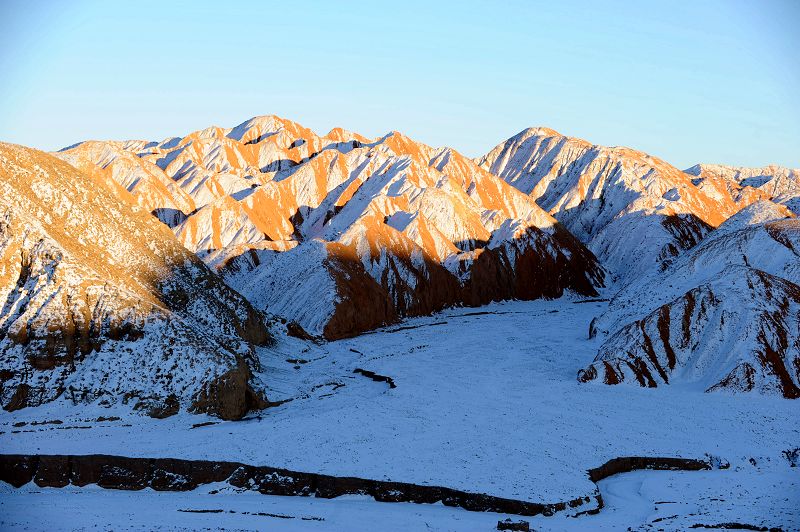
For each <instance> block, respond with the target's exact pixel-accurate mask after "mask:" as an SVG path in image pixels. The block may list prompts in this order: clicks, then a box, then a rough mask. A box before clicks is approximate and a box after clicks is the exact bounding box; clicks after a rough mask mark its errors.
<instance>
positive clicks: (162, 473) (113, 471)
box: [0, 454, 711, 516]
mask: <svg viewBox="0 0 800 532" xmlns="http://www.w3.org/2000/svg"><path fill="white" fill-rule="evenodd" d="M636 469H656V470H685V471H697V470H701V469H711V465H710V464H709V463H708V462H705V461H702V460H693V459H686V458H647V457H627V458H615V459H613V460H609V461H608V462H606V463H605V464H603V465H601V466H600V467H597V468H594V469H590V470H589V471H588V474H589V478H590V479H591V480H592V481H593V482H598V481H599V480H602V479H604V478H606V477H609V476H611V475H615V474H617V473H625V472H629V471H633V470H636ZM0 480H2V481H4V482H7V483H8V484H11V485H12V486H14V487H17V488H18V487H20V486H23V485H25V484H27V483H29V482H31V481H33V482H34V483H35V484H36V485H37V486H40V487H56V488H60V487H64V486H67V485H69V484H72V485H74V486H86V485H88V484H97V485H98V486H100V487H102V488H108V489H121V490H140V489H144V488H152V489H154V490H157V491H188V490H193V489H195V488H196V487H198V486H200V485H202V484H209V483H212V482H227V483H228V484H230V485H231V486H234V487H236V488H240V489H245V490H251V491H258V492H260V493H263V494H267V495H295V496H303V497H308V496H312V495H313V496H316V497H322V498H325V499H331V498H334V497H338V496H340V495H350V494H359V495H369V496H371V497H373V498H375V500H376V501H381V502H413V503H429V504H430V503H435V502H439V501H441V502H442V504H444V505H446V506H456V507H460V508H464V509H465V510H470V511H475V512H497V513H504V514H517V515H529V516H533V515H539V514H543V515H552V514H553V513H555V512H559V511H563V510H566V509H567V508H577V507H580V506H583V505H584V504H587V503H590V502H591V501H592V500H594V501H596V503H597V507H596V508H592V509H590V510H588V512H591V513H595V512H598V511H599V510H600V508H602V507H603V499H602V496H601V495H600V492H599V490H597V489H596V490H595V491H594V493H593V494H591V495H587V496H585V497H579V498H576V499H572V500H570V501H562V502H554V503H537V502H528V501H521V500H515V499H505V498H502V497H494V496H491V495H486V494H482V493H469V492H465V491H460V490H455V489H451V488H445V487H440V486H422V485H419V484H410V483H406V482H388V481H382V480H370V479H364V478H356V477H335V476H330V475H321V474H317V473H301V472H297V471H289V470H286V469H278V468H274V467H265V466H252V465H246V464H241V463H238V462H217V461H207V460H182V459H177V458H127V457H123V456H110V455H102V454H93V455H22V454H3V455H0Z"/></svg>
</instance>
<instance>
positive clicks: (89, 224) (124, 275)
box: [0, 144, 270, 419]
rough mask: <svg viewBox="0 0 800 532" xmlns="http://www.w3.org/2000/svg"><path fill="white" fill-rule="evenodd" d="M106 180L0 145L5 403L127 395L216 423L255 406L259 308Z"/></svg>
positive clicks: (0, 369) (104, 400)
mask: <svg viewBox="0 0 800 532" xmlns="http://www.w3.org/2000/svg"><path fill="white" fill-rule="evenodd" d="M121 157H122V161H124V163H123V164H125V165H128V164H131V163H132V162H135V160H134V159H130V158H126V157H124V153H123V154H122V156H121ZM131 168H135V171H136V172H139V171H140V169H141V168H145V169H146V167H145V165H142V166H139V165H136V164H131ZM110 177H115V178H116V177H117V176H109V175H108V174H103V173H102V172H95V173H93V174H91V175H90V174H85V173H82V172H80V171H78V170H76V169H75V168H74V167H72V166H70V165H68V164H66V163H64V162H62V161H60V160H58V159H57V158H55V157H53V156H51V155H48V154H45V153H42V152H39V151H37V150H33V149H29V148H23V147H20V146H15V145H9V144H0V259H1V260H0V298H2V301H3V305H2V307H0V378H2V384H0V400H1V401H2V406H3V408H4V409H5V410H15V409H19V408H23V407H27V406H36V405H40V404H42V403H46V402H50V401H54V400H61V401H69V402H72V403H76V404H77V403H89V402H92V403H99V404H106V405H108V404H115V403H118V402H124V403H126V404H129V405H130V406H131V407H133V408H134V409H137V410H142V411H144V412H146V413H149V414H150V415H153V416H157V417H163V416H167V415H171V414H173V413H175V412H177V411H178V409H180V408H183V409H185V410H190V411H193V412H198V413H200V412H204V413H209V414H212V415H216V416H219V417H222V418H226V419H234V418H239V417H241V416H242V415H244V414H245V413H246V412H247V411H248V410H250V409H252V408H263V407H264V406H265V405H266V399H265V398H264V397H263V395H262V394H261V392H260V391H259V389H260V386H259V384H258V383H257V382H256V381H255V380H254V378H253V377H252V370H254V369H257V367H258V362H257V359H256V358H255V356H254V347H253V346H254V345H260V344H265V343H267V342H268V341H269V340H270V333H269V331H268V329H267V326H266V325H265V322H264V320H263V317H262V315H261V314H260V313H259V312H257V311H256V310H255V309H254V308H253V307H252V306H251V305H250V304H249V303H248V302H247V301H246V300H245V299H244V298H243V297H242V296H240V295H239V294H237V293H236V292H234V291H233V290H231V289H230V288H229V287H228V286H226V285H225V284H224V283H223V282H222V280H221V279H220V278H219V277H218V276H216V275H215V274H214V273H212V272H211V271H210V270H209V269H208V268H207V267H206V266H205V265H204V264H203V263H202V262H201V261H200V260H199V259H197V258H196V257H195V256H194V254H192V253H191V252H189V251H188V250H186V249H185V248H184V247H183V246H181V244H180V243H179V242H178V241H177V239H175V237H174V236H173V234H172V233H171V232H170V231H169V229H168V228H167V227H166V226H164V225H162V224H160V223H159V222H158V221H157V220H156V219H155V218H153V217H152V216H151V215H150V214H149V213H148V212H146V211H144V210H142V209H141V208H140V207H139V206H137V205H136V204H135V200H134V199H133V197H132V196H131V195H130V194H129V193H128V192H126V191H125V190H124V189H122V188H121V187H120V186H119V185H118V184H117V182H116V181H115V180H114V179H110ZM143 179H144V178H143ZM134 188H135V187H134ZM142 188H143V189H146V190H153V189H151V188H150V189H149V188H147V186H145V185H144V184H142ZM153 197H155V196H154V195H145V196H144V200H141V199H140V201H143V202H144V203H147V202H148V201H151V200H152V198H153ZM164 197H165V198H171V197H172V196H164Z"/></svg>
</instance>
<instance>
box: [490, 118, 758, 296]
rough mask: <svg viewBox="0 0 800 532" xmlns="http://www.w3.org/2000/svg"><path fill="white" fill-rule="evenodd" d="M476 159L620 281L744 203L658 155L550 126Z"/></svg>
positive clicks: (672, 253)
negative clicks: (713, 191) (704, 186)
mask: <svg viewBox="0 0 800 532" xmlns="http://www.w3.org/2000/svg"><path fill="white" fill-rule="evenodd" d="M477 162H478V164H479V165H480V166H481V167H482V168H485V169H486V170H488V171H490V172H492V173H493V174H495V175H497V176H499V177H501V178H502V179H503V180H505V181H506V182H508V183H509V184H511V185H513V186H514V187H515V188H517V189H519V190H520V191H522V192H523V193H525V194H527V195H529V196H530V197H531V198H532V199H534V200H535V201H536V202H537V203H538V204H539V205H540V206H541V207H542V208H543V209H545V210H546V211H548V212H549V213H550V214H552V215H553V216H554V217H555V218H556V219H557V220H559V221H560V222H561V223H563V224H564V225H565V226H566V227H567V229H569V230H570V231H571V232H572V233H573V234H574V235H575V236H577V237H578V238H579V239H580V240H581V241H582V242H584V243H585V244H586V245H587V246H588V247H589V249H591V250H592V252H594V254H595V255H597V257H598V258H599V259H600V262H601V263H602V264H603V265H604V266H605V267H607V268H608V269H610V270H611V272H613V273H614V274H615V275H616V276H617V277H618V278H619V279H620V280H621V281H629V280H631V279H634V278H636V277H637V276H638V275H640V274H642V273H644V272H645V271H647V270H648V269H650V268H653V267H664V266H666V265H667V264H669V262H670V261H671V260H672V259H673V258H674V257H676V256H678V255H679V254H680V253H681V252H683V251H684V250H686V249H689V248H691V247H692V246H694V245H695V244H696V243H697V242H698V241H700V239H701V238H702V237H703V236H704V235H705V234H706V233H708V231H710V230H711V229H712V228H713V227H716V226H717V225H719V224H720V223H722V222H723V221H724V220H725V219H726V218H727V217H728V216H730V215H732V214H733V213H735V212H736V211H737V210H738V209H739V208H740V207H741V206H740V205H739V204H736V203H735V202H734V201H733V200H731V198H730V197H729V195H725V194H722V195H709V194H707V193H706V192H705V191H703V190H701V189H700V188H698V187H697V186H696V185H695V184H694V183H693V182H692V179H691V176H689V175H687V174H685V173H684V172H682V171H680V170H678V169H677V168H675V167H673V166H672V165H670V164H668V163H666V162H664V161H662V160H660V159H658V158H656V157H652V156H650V155H647V154H646V153H643V152H640V151H636V150H632V149H630V148H619V147H615V148H609V147H604V146H597V145H593V144H591V143H589V142H586V141H584V140H581V139H577V138H572V137H567V136H564V135H561V134H560V133H557V132H556V131H553V130H552V129H547V128H530V129H526V130H524V131H522V132H520V133H519V134H517V135H515V136H513V137H511V138H510V139H508V140H506V141H504V142H502V143H500V144H499V145H497V146H496V147H495V148H494V149H493V150H491V151H490V152H489V153H488V154H486V155H485V156H483V157H482V158H480V159H479V160H478V161H477ZM756 199H758V198H756Z"/></svg>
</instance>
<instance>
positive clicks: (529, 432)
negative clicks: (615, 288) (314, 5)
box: [0, 298, 800, 530]
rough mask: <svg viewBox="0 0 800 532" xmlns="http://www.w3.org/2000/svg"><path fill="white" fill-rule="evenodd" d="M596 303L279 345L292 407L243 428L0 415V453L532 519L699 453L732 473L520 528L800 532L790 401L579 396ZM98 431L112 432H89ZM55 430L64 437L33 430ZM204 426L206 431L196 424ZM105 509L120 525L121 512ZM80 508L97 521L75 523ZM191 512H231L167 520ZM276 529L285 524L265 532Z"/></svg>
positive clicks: (636, 485) (61, 414)
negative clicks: (186, 466)
mask: <svg viewBox="0 0 800 532" xmlns="http://www.w3.org/2000/svg"><path fill="white" fill-rule="evenodd" d="M605 305H607V303H603V302H591V303H578V302H577V299H570V298H563V299H561V300H558V301H534V302H507V303H497V304H492V305H489V306H487V307H482V308H479V309H451V310H448V311H445V312H443V313H440V314H438V315H435V316H432V317H427V318H418V319H413V320H408V321H406V322H404V323H402V324H400V325H397V326H394V327H389V328H386V329H384V330H382V331H378V332H375V333H372V334H366V335H363V336H360V337H357V338H354V339H349V340H342V341H338V342H333V343H329V344H324V345H319V346H316V345H306V344H304V343H302V342H300V341H297V340H293V339H289V340H286V341H283V342H282V343H281V344H280V345H279V346H278V347H277V348H275V349H265V350H262V352H261V358H262V362H263V365H264V371H263V375H262V378H263V380H264V382H266V383H267V384H268V385H269V390H270V393H269V397H270V399H271V400H273V401H277V400H282V399H293V400H292V401H290V402H287V403H285V404H283V405H281V406H279V407H275V408H271V409H268V410H266V411H264V412H262V413H261V414H260V415H254V416H251V417H250V418H248V419H246V420H244V421H240V422H217V420H215V419H213V418H207V417H203V416H194V415H189V414H184V413H181V414H179V415H177V416H173V417H171V418H168V419H165V420H154V419H149V418H145V417H141V416H138V415H136V414H132V413H131V412H130V411H129V410H127V409H125V408H113V409H106V408H99V407H86V406H85V405H84V406H77V407H73V406H71V405H69V404H67V403H65V402H59V403H56V404H50V405H47V406H45V407H40V408H35V409H26V410H22V411H17V412H13V413H8V412H3V413H2V414H0V432H2V434H0V452H2V453H28V454H33V453H41V454H90V453H105V454H118V455H124V456H141V457H180V458H195V459H224V460H232V461H238V462H244V463H249V464H255V465H269V466H273V467H283V468H287V469H292V470H296V471H309V472H317V473H326V474H332V475H346V476H358V477H363V478H374V479H380V480H394V481H402V482H413V483H417V484H431V485H440V486H447V487H450V488H455V489H461V490H464V491H469V492H484V493H488V494H490V495H495V496H500V497H508V498H514V499H523V500H528V501H534V502H557V501H563V500H569V499H573V498H576V497H581V496H584V495H591V494H592V493H593V492H594V490H595V488H596V487H595V484H594V483H592V482H591V481H590V480H589V478H588V476H587V474H586V470H587V469H589V468H592V467H596V466H599V465H601V464H602V463H604V462H605V461H607V460H609V459H611V458H614V457H618V456H678V457H684V458H701V459H705V458H708V455H711V456H713V457H717V458H719V459H721V460H722V461H723V462H726V461H727V462H729V463H730V464H731V467H730V469H727V470H715V471H708V472H685V473H682V472H649V471H648V472H635V473H630V474H624V475H617V476H615V477H610V478H609V479H606V480H605V481H601V483H600V484H601V486H600V487H601V490H602V491H603V494H604V497H605V498H606V503H607V505H608V507H607V508H605V509H603V510H602V511H601V512H600V514H599V515H597V516H584V517H580V518H577V519H572V518H569V517H567V516H565V515H557V516H555V517H551V518H545V517H537V518H534V519H529V520H531V521H532V525H533V526H534V527H535V528H537V529H540V528H548V527H550V528H554V529H560V528H564V527H571V526H574V525H576V524H578V523H583V524H584V525H587V526H589V523H590V522H591V523H592V525H591V526H593V527H600V526H606V525H604V524H603V523H606V524H607V526H610V527H612V528H615V527H618V526H619V525H621V524H623V523H626V522H629V523H630V524H631V525H633V526H643V523H649V522H650V521H651V520H652V519H657V518H659V517H665V518H666V517H669V516H671V515H678V516H679V517H677V518H670V519H664V520H662V521H658V522H656V523H655V524H654V525H653V526H656V525H658V526H660V527H661V528H666V529H682V528H686V527H687V526H690V525H691V524H697V523H706V524H713V523H714V522H717V523H718V522H726V521H739V522H747V523H750V524H759V525H760V524H761V523H764V524H766V525H767V526H783V527H785V528H790V529H791V528H798V527H800V515H798V514H799V513H800V510H797V508H800V468H797V467H795V468H792V467H790V463H789V460H788V459H787V458H786V456H785V455H784V451H788V450H791V449H796V448H798V447H800V410H799V409H798V403H797V402H795V401H790V400H784V399H780V398H772V397H760V396H756V395H738V396H736V395H728V394H724V393H715V394H704V393H701V392H698V391H697V390H696V389H689V388H679V387H674V386H667V387H663V388H658V389H640V388H638V387H630V386H604V385H601V384H579V383H578V382H577V381H576V378H575V375H576V372H577V371H578V370H579V369H581V368H583V367H584V366H586V365H587V364H588V363H589V362H590V361H591V360H592V359H593V357H594V354H595V353H596V350H597V347H598V345H597V340H594V341H590V340H588V339H587V333H588V328H589V322H590V321H591V319H592V318H593V317H594V316H596V315H597V314H599V313H600V312H602V311H603V310H604V308H605ZM357 368H360V369H363V370H366V371H369V372H374V373H375V374H378V375H382V376H386V377H390V378H391V380H392V382H393V383H394V385H395V387H394V388H392V387H391V386H390V385H389V383H387V382H383V381H374V380H372V379H371V378H368V377H366V376H364V375H363V374H360V373H354V370H355V369H357ZM99 416H104V417H105V418H108V417H110V416H118V417H119V418H120V419H118V420H113V421H109V420H105V421H97V419H98V417H99ZM53 420H59V421H61V422H62V423H60V424H52V423H48V424H35V425H34V424H33V423H34V422H36V423H41V422H43V421H53ZM203 422H210V423H212V424H208V425H204V426H199V427H198V426H196V425H198V424H201V423H203ZM22 423H25V425H21V424H22ZM15 424H16V425H19V426H16V427H15V426H14V425H15ZM2 489H3V491H2V492H0V497H1V498H2V504H3V506H4V510H3V511H2V514H3V515H5V516H9V517H6V518H4V519H5V523H6V524H9V525H13V524H15V523H16V524H22V523H27V524H29V525H31V526H33V527H34V528H49V527H48V526H47V523H48V521H47V519H48V513H47V512H43V513H41V515H40V514H39V513H36V512H31V511H30V509H32V508H41V507H43V506H47V507H48V512H49V511H50V510H52V512H53V513H54V515H56V514H58V515H60V516H61V518H62V519H65V520H63V521H61V523H63V524H62V527H63V528H70V527H71V526H72V525H71V524H70V522H69V520H68V519H66V517H68V516H70V515H76V516H77V515H96V516H97V520H98V521H97V522H98V523H101V524H102V523H111V521H109V519H115V518H114V517H113V516H114V515H125V511H129V512H134V511H135V509H136V508H137V507H140V508H147V513H148V515H142V514H140V513H134V514H133V517H132V518H131V519H124V520H122V521H115V522H116V523H118V524H125V525H127V524H131V525H136V526H138V527H139V528H151V527H150V526H147V525H148V523H152V522H153V521H152V520H153V519H156V517H153V516H163V517H164V519H163V520H162V521H158V522H159V523H162V524H164V525H167V526H168V527H174V526H179V525H180V526H184V527H188V528H195V527H202V526H209V527H216V526H229V527H233V528H236V527H241V528H264V527H270V526H275V527H278V528H280V529H281V530H283V529H291V527H294V526H296V527H299V528H298V529H303V530H305V529H306V528H303V527H307V528H309V529H310V528H313V529H315V530H322V529H325V526H324V525H328V528H333V529H337V528H338V529H349V530H353V529H358V528H359V526H362V525H359V523H362V524H363V526H362V528H363V529H373V530H374V529H377V528H379V529H382V530H386V529H391V528H392V527H395V528H397V529H419V528H422V529H424V528H425V526H424V525H425V522H429V524H430V526H431V528H433V529H453V530H465V529H467V530H469V529H482V530H489V529H491V528H492V527H493V526H494V525H495V524H496V523H497V519H498V517H499V516H497V515H496V514H475V513H471V512H466V511H464V510H459V509H453V508H447V507H444V506H440V505H410V504H401V503H397V504H389V503H376V502H373V501H371V500H369V501H368V500H365V499H363V498H362V499H353V498H347V499H346V500H342V499H335V500H332V501H323V500H319V499H302V498H291V497H271V496H263V495H258V494H253V493H236V494H232V493H231V494H227V493H222V494H218V495H208V494H207V490H206V491H205V494H204V492H203V490H198V491H196V492H191V493H181V494H178V493H157V492H152V491H149V490H145V491H142V492H135V493H131V492H113V491H103V490H99V489H95V488H83V489H78V488H68V489H63V490H51V489H41V488H38V487H36V486H33V485H29V486H27V487H25V488H23V489H21V490H17V491H14V490H13V489H11V488H10V487H8V486H3V488H2ZM204 489H205V488H204ZM711 499H723V500H724V502H722V501H712V500H711ZM126 501H127V502H126ZM221 501H224V502H221ZM658 501H672V502H669V503H663V502H662V503H659V504H655V503H656V502H658ZM704 501H705V502H704ZM126 504H127V505H130V509H125V508H128V506H126ZM654 505H655V506H658V510H654V509H652V508H651V506H654ZM96 507H97V508H96ZM115 507H119V508H121V509H120V512H122V513H115V512H114V511H113V508H115ZM59 508H60V509H61V512H60V513H59V512H58V511H57V510H58V509H59ZM81 508H93V509H91V511H90V510H89V509H87V510H86V512H89V513H88V514H87V513H81ZM187 508H195V509H221V508H222V509H226V511H227V510H228V509H234V510H236V511H239V513H236V514H230V513H228V514H223V513H213V514H211V513H202V514H193V513H191V512H190V513H187V512H178V511H177V509H187ZM122 509H125V510H124V511H123V510H122ZM151 509H152V515H150V514H151ZM240 510H241V511H240ZM242 511H248V512H251V513H252V512H256V511H257V512H267V513H275V514H286V515H289V514H291V515H303V516H305V515H308V516H318V517H324V518H325V521H302V520H298V519H294V520H289V519H280V518H268V517H264V516H252V515H246V514H242V513H241V512H242ZM704 511H705V512H709V513H708V515H706V516H702V517H703V518H702V519H701V518H700V517H697V519H695V517H694V516H691V517H687V518H685V520H684V518H683V517H680V516H685V515H687V514H691V513H697V512H704ZM20 512H22V513H20ZM614 516H617V517H614ZM617 518H618V520H616V521H614V519H617ZM37 519H41V521H37ZM82 519H83V518H82ZM120 519H121V518H120ZM270 519H271V520H277V521H280V523H278V524H267V523H266V521H264V520H270ZM693 519H694V520H693ZM254 520H255V521H254ZM588 520H591V521H588ZM608 520H611V521H608ZM626 520H628V521H626ZM376 523H377V525H378V526H377V528H376ZM534 523H535V524H534ZM615 523H616V524H615ZM84 524H86V523H84V522H83V521H80V522H79V521H76V522H75V525H76V526H78V525H81V526H83V525H84ZM86 525H87V526H88V524H86ZM103 526H106V525H103ZM108 526H110V527H111V528H118V526H111V525H108Z"/></svg>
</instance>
